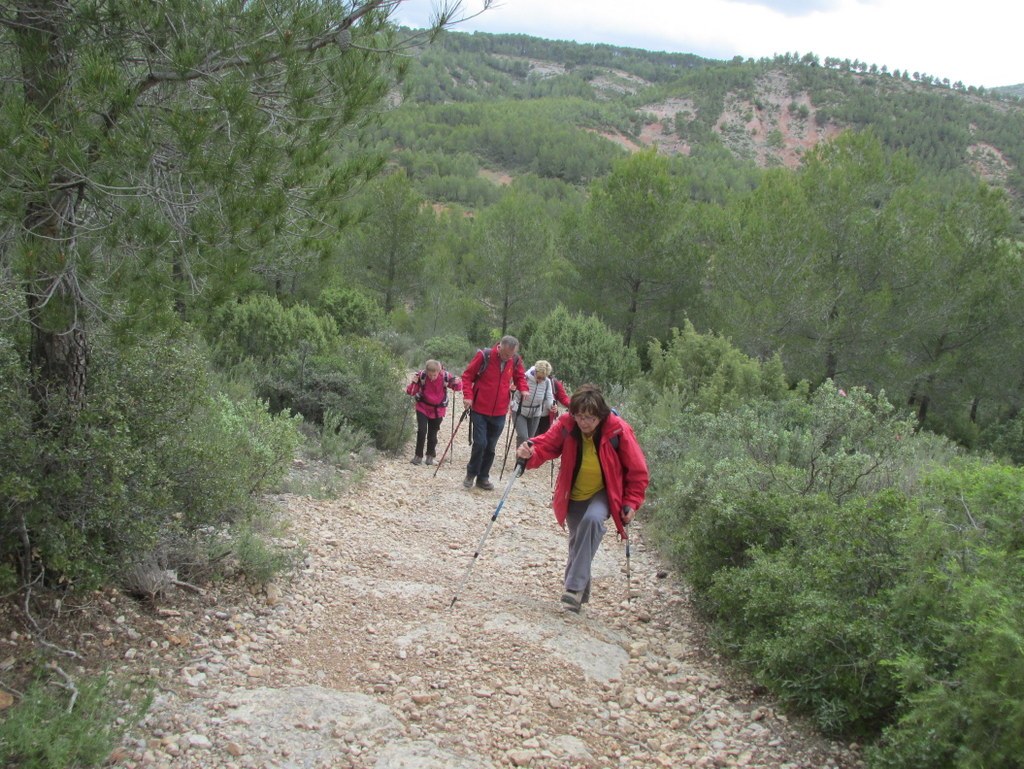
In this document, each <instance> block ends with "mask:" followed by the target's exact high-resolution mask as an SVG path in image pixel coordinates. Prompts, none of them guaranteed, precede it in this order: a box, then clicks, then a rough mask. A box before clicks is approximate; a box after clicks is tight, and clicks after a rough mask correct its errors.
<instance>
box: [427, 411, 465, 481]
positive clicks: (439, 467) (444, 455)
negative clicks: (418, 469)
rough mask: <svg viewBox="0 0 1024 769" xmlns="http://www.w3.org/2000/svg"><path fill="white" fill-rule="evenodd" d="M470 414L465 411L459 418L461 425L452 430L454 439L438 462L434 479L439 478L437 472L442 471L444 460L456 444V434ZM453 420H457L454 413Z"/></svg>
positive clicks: (452, 438) (450, 441) (445, 448)
mask: <svg viewBox="0 0 1024 769" xmlns="http://www.w3.org/2000/svg"><path fill="white" fill-rule="evenodd" d="M468 414H469V409H464V410H463V412H462V416H461V417H459V423H458V424H457V425H455V428H454V429H453V430H452V437H451V439H450V440H449V441H448V445H447V446H445V447H444V453H443V454H442V455H441V458H440V459H439V460H437V467H435V468H434V475H433V476H432V477H434V478H436V477H437V471H438V470H440V469H441V465H442V464H444V458H445V457H446V456H448V451H449V449H451V447H452V444H453V443H455V433H457V432H458V431H459V428H460V427H462V422H463V420H465V418H466V416H467V415H468ZM452 418H453V419H454V418H455V417H454V413H453V415H452Z"/></svg>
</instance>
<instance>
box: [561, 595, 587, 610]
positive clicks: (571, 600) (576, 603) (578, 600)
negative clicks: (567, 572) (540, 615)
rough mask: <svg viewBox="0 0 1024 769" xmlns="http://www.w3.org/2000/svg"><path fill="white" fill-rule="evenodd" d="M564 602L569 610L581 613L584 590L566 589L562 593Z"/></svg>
mask: <svg viewBox="0 0 1024 769" xmlns="http://www.w3.org/2000/svg"><path fill="white" fill-rule="evenodd" d="M562 603H563V604H565V608H566V609H568V610H569V611H572V612H576V613H577V614H579V613H580V606H582V605H583V591H581V590H566V591H565V592H564V593H562Z"/></svg>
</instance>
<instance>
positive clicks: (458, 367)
mask: <svg viewBox="0 0 1024 769" xmlns="http://www.w3.org/2000/svg"><path fill="white" fill-rule="evenodd" d="M423 354H424V359H425V360H426V359H429V358H433V359H434V360H439V361H441V362H442V363H443V364H444V365H445V367H447V368H448V370H449V371H451V372H452V373H453V374H461V373H462V372H463V370H464V369H465V368H466V365H467V364H468V363H469V361H470V360H471V359H472V358H473V355H475V354H476V348H475V347H473V345H472V344H470V343H469V342H468V341H467V340H466V338H465V337H461V336H456V335H455V334H447V335H445V336H432V337H430V339H428V340H427V341H426V342H424V343H423ZM422 365H423V361H419V362H418V363H415V364H414V366H415V367H416V368H419V367H421V366H422Z"/></svg>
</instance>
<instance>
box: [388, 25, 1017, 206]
mask: <svg viewBox="0 0 1024 769" xmlns="http://www.w3.org/2000/svg"><path fill="white" fill-rule="evenodd" d="M406 82H407V95H406V99H405V102H404V104H403V108H402V109H400V110H398V111H397V114H395V115H393V116H392V117H390V118H389V120H388V121H387V123H388V124H392V123H393V125H394V128H393V130H394V132H395V133H393V134H392V133H388V134H387V136H388V137H389V138H394V139H395V140H397V142H398V144H399V145H400V146H401V147H403V148H405V147H408V146H411V145H410V142H413V143H414V144H415V145H416V148H417V149H418V150H421V151H422V150H430V149H438V150H442V151H446V152H468V153H471V154H474V155H475V156H476V157H477V159H478V161H479V162H480V163H481V164H482V165H483V166H484V167H489V166H495V165H496V166H498V167H500V168H503V169H505V170H507V171H509V172H510V173H523V172H527V171H533V172H536V173H538V174H540V175H542V176H553V177H557V178H560V179H564V180H566V181H570V182H572V183H576V182H578V181H579V180H580V174H581V173H583V172H586V171H591V170H593V168H594V167H595V165H594V164H595V163H599V162H600V158H597V157H593V155H594V154H595V153H597V152H598V150H596V149H589V148H588V145H589V144H590V143H591V141H592V139H591V137H589V136H586V135H585V134H588V133H595V134H597V135H601V136H604V137H605V138H607V139H610V140H611V141H612V142H613V143H614V144H615V145H617V146H618V147H621V148H625V149H629V150H632V151H635V150H636V149H638V148H643V147H652V146H656V147H657V148H658V149H659V152H661V153H662V154H665V155H685V156H693V157H698V158H699V157H713V158H715V159H716V160H721V150H722V149H725V150H728V152H729V153H730V154H731V155H732V156H733V157H735V158H736V159H738V160H741V161H749V162H751V163H753V164H754V165H756V166H758V167H761V168H765V167H772V166H779V165H782V166H786V167H789V168H796V167H797V166H798V165H799V163H800V161H801V158H802V157H803V155H804V154H805V153H806V152H807V151H808V150H810V149H811V148H813V147H814V146H815V145H816V144H817V143H819V142H820V141H823V140H825V139H829V138H833V137H834V136H836V135H837V134H838V133H839V132H840V131H843V130H847V129H854V130H856V129H861V128H864V127H867V126H871V127H872V128H873V130H874V131H875V132H876V133H877V135H878V136H879V138H880V139H881V141H882V142H883V144H884V145H885V146H887V147H889V148H891V149H893V150H901V149H902V150H906V151H907V153H908V155H909V156H910V157H911V158H913V159H914V160H915V161H917V162H919V163H920V164H921V166H922V168H924V169H927V170H930V171H936V172H949V171H955V170H963V171H968V172H971V173H974V174H976V175H978V176H980V177H982V178H985V179H986V180H988V181H991V182H993V183H995V184H997V185H998V186H1001V187H1003V188H1005V189H1007V190H1008V191H1010V192H1011V194H1012V196H1013V197H1014V198H1015V199H1016V200H1018V201H1020V199H1021V193H1022V191H1024V186H1022V180H1021V177H1020V168H1021V161H1022V159H1024V155H1022V153H1024V138H1022V137H1024V131H1022V130H1021V129H1022V128H1024V122H1022V121H1024V106H1022V105H1021V103H1020V102H1019V101H1018V100H1017V98H1016V96H1014V95H1013V92H1012V89H1000V90H999V91H992V92H986V91H985V89H977V88H974V87H971V88H965V87H964V86H963V85H962V84H960V83H955V84H953V85H950V84H949V82H948V81H939V80H937V79H933V78H931V77H930V76H928V75H927V74H921V73H917V72H915V73H913V75H911V73H909V72H899V71H895V72H891V73H890V72H888V71H887V70H886V69H885V68H884V67H883V68H881V69H880V68H878V67H877V66H875V65H868V64H866V63H862V62H859V61H856V62H850V61H848V60H846V61H840V60H838V59H831V58H826V59H824V62H822V60H821V59H820V58H819V57H818V56H815V55H814V54H805V55H803V56H799V55H798V54H793V55H788V54H787V55H784V56H778V57H776V58H774V59H771V60H759V61H753V60H747V61H741V60H735V61H731V62H718V61H712V60H704V59H700V58H699V57H695V56H690V55H680V54H665V53H652V52H647V51H640V50H635V49H625V48H616V47H613V46H603V45H579V44H576V43H567V42H552V41H545V40H540V39H536V38H529V37H525V36H520V35H488V34H484V33H475V34H472V35H467V34H463V33H458V32H451V33H448V34H447V35H446V36H445V37H444V38H443V40H442V41H441V42H440V43H439V44H437V45H434V46H431V47H430V48H429V49H427V50H424V51H423V53H422V54H421V55H420V56H419V57H417V60H416V63H415V64H414V65H413V66H412V67H411V69H410V73H409V76H408V78H407V81H406ZM531 102H537V104H532V105H531V104H530V103H531ZM455 104H459V105H463V106H462V108H459V109H455V108H453V105H455ZM482 104H487V105H489V106H481V105H482ZM436 105H445V106H447V107H448V108H447V109H441V108H438V109H434V108H433V107H435V106H436ZM471 105H475V106H476V107H479V109H476V108H474V106H471ZM517 109H522V110H525V111H524V113H523V116H522V117H523V120H521V121H517V120H514V119H512V120H510V121H508V122H510V123H512V124H513V125H515V124H519V126H520V130H523V129H526V128H527V127H529V129H530V130H532V132H533V133H535V134H536V136H532V137H531V136H529V135H510V134H509V131H510V130H514V129H510V128H509V127H508V126H507V125H501V123H502V118H501V115H502V112H503V110H504V111H505V113H506V114H508V115H510V116H511V115H514V114H515V112H516V110H517ZM531 110H532V111H531ZM410 125H414V126H415V125H420V126H422V127H423V132H422V134H420V135H419V136H417V137H416V139H415V140H413V139H412V138H411V137H410V135H409V134H410V129H409V126H410ZM467 125H472V126H479V127H480V128H479V130H478V132H477V133H476V134H475V135H474V136H473V137H472V140H471V141H470V138H469V137H467V136H466V135H465V131H466V127H467ZM484 127H490V130H487V131H485V130H484ZM446 128H447V129H449V130H450V131H451V133H452V134H454V135H455V136H453V137H452V138H451V140H450V141H451V143H450V144H448V143H442V144H438V143H436V140H435V139H433V138H432V137H436V136H437V135H438V133H439V132H440V133H441V134H445V133H447V132H446V131H445V129H446ZM413 132H414V133H415V131H413ZM573 136H575V142H573V140H572V139H571V138H570V137H573ZM508 141H511V142H512V144H513V147H511V148H509V147H507V146H506V142H508ZM575 144H578V146H573V145H575ZM516 146H519V147H520V149H519V150H518V151H517V150H516V149H515V147H516ZM522 147H532V148H533V152H532V153H524V152H523V151H522ZM553 155H557V156H560V157H562V158H564V161H563V162H564V165H559V164H558V163H557V162H555V161H554V160H553V158H552V156H553ZM591 157H593V159H592V160H591V162H589V163H588V162H587V161H586V160H585V159H584V158H591ZM604 168H605V170H607V166H604ZM586 178H590V177H586ZM466 202H473V201H472V200H469V201H466Z"/></svg>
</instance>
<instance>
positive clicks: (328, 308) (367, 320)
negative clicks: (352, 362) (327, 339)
mask: <svg viewBox="0 0 1024 769" xmlns="http://www.w3.org/2000/svg"><path fill="white" fill-rule="evenodd" d="M317 307H318V309H320V310H321V311H322V312H323V313H325V314H327V315H329V316H330V317H331V318H333V319H334V322H335V323H336V324H337V328H338V332H339V333H341V334H352V335H355V336H370V335H371V334H374V333H376V332H378V331H381V330H382V329H383V328H384V324H385V320H386V319H385V315H384V309H383V308H382V307H381V306H380V305H379V304H378V303H377V302H376V301H375V300H374V299H372V298H371V297H369V296H367V295H366V294H364V293H363V292H362V291H360V290H359V289H356V288H352V287H349V286H344V287H341V286H329V287H327V288H325V289H324V290H323V291H321V292H320V297H319V299H318V300H317Z"/></svg>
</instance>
